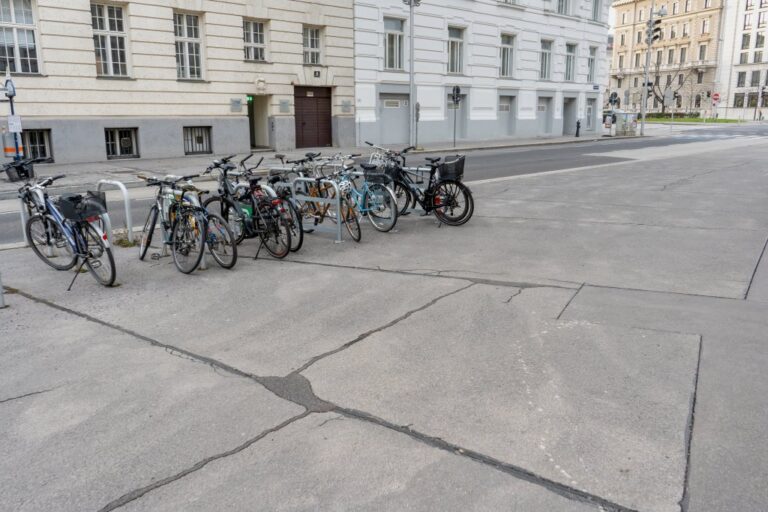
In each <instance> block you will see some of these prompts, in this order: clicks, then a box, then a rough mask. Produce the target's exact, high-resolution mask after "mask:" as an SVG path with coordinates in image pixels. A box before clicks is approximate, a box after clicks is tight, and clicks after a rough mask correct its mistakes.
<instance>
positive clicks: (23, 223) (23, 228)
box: [19, 198, 29, 245]
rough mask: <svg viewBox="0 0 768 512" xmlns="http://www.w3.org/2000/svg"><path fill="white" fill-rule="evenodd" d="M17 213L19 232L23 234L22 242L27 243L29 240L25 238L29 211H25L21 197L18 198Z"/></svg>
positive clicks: (25, 205)
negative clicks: (19, 222) (19, 225)
mask: <svg viewBox="0 0 768 512" xmlns="http://www.w3.org/2000/svg"><path fill="white" fill-rule="evenodd" d="M19 215H21V234H22V235H24V244H25V245H29V240H27V221H28V220H29V212H27V204H26V203H25V202H24V200H23V199H21V198H19Z"/></svg>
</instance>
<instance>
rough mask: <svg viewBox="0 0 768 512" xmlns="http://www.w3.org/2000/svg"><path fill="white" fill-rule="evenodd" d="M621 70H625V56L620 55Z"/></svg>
mask: <svg viewBox="0 0 768 512" xmlns="http://www.w3.org/2000/svg"><path fill="white" fill-rule="evenodd" d="M619 69H624V56H623V55H619Z"/></svg>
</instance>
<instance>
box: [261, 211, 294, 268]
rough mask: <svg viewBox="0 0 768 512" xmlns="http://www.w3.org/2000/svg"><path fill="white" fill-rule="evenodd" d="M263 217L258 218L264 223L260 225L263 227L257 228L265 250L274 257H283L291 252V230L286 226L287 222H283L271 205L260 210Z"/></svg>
mask: <svg viewBox="0 0 768 512" xmlns="http://www.w3.org/2000/svg"><path fill="white" fill-rule="evenodd" d="M261 215H262V216H268V218H266V219H264V218H263V217H262V218H261V219H260V220H259V222H260V223H261V222H262V221H263V222H265V223H266V225H265V226H262V227H263V229H260V230H259V237H260V238H261V242H262V243H263V244H264V247H265V248H266V249H267V252H268V253H269V254H271V255H272V256H273V257H274V258H277V259H283V258H285V257H286V256H288V253H289V252H291V231H290V228H289V227H288V223H287V222H285V219H283V217H282V215H280V212H279V211H278V210H277V209H276V208H275V207H273V206H270V207H269V208H264V209H263V210H262V212H261Z"/></svg>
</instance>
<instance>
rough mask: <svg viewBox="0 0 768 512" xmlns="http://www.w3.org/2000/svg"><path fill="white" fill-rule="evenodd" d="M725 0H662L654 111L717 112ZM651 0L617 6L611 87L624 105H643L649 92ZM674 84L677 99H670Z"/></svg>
mask: <svg viewBox="0 0 768 512" xmlns="http://www.w3.org/2000/svg"><path fill="white" fill-rule="evenodd" d="M722 2H723V0H668V1H665V0H656V2H655V9H656V10H657V11H658V10H659V9H660V8H661V7H665V8H666V11H667V15H666V16H664V17H662V18H660V19H661V25H660V26H661V38H660V40H658V41H655V42H654V43H653V45H652V47H651V66H650V71H649V81H650V82H653V94H652V95H651V96H650V97H649V99H648V103H647V105H646V106H647V108H648V111H649V112H660V111H662V110H663V111H666V112H669V111H670V110H671V111H674V112H678V113H683V112H699V113H701V114H706V113H708V112H709V113H711V111H712V102H711V95H712V93H713V92H715V90H716V78H717V69H718V55H719V52H720V47H719V45H720V33H721V29H722V28H721V20H722V11H723V4H722ZM651 5H652V2H651V0H617V1H615V2H613V4H612V6H613V9H614V19H615V28H614V41H613V55H612V57H611V71H610V90H611V92H616V93H618V97H619V100H620V106H621V107H622V108H625V109H627V110H633V111H639V110H640V105H641V101H642V98H643V92H644V90H645V88H644V87H643V81H644V76H643V73H644V67H645V61H646V50H647V48H648V46H647V44H646V29H647V22H648V18H649V16H650V12H651ZM668 89H670V90H671V91H672V93H673V94H674V95H675V98H674V100H673V101H672V103H671V104H669V103H665V102H664V93H665V91H666V90H668Z"/></svg>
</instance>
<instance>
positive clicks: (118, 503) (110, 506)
mask: <svg viewBox="0 0 768 512" xmlns="http://www.w3.org/2000/svg"><path fill="white" fill-rule="evenodd" d="M310 414H312V411H309V410H307V411H304V412H303V413H301V414H299V415H297V416H293V417H292V418H289V419H287V420H285V421H284V422H282V423H280V424H279V425H277V426H275V427H272V428H270V429H267V430H265V431H263V432H261V433H260V434H259V435H257V436H256V437H252V438H251V439H249V440H247V441H246V442H244V443H243V444H241V445H240V446H237V447H235V448H233V449H231V450H228V451H226V452H222V453H217V454H216V455H211V456H210V457H206V458H205V459H203V460H201V461H199V462H197V463H196V464H194V465H193V466H191V467H189V468H187V469H184V470H183V471H179V472H178V473H176V474H175V475H171V476H168V477H165V478H163V479H161V480H158V481H156V482H153V483H151V484H149V485H146V486H144V487H140V488H138V489H135V490H133V491H131V492H129V493H126V494H123V495H122V496H120V497H119V498H117V499H116V500H113V501H111V502H109V503H107V504H106V505H104V506H103V507H102V508H100V509H99V512H110V511H112V510H115V509H117V508H120V507H122V506H125V505H127V504H128V503H130V502H132V501H135V500H137V499H139V498H141V497H142V496H144V495H145V494H147V493H149V492H152V491H154V490H155V489H158V488H160V487H164V486H166V485H168V484H172V483H173V482H175V481H177V480H181V479H182V478H184V477H185V476H187V475H189V474H191V473H194V472H195V471H198V470H200V469H202V468H203V467H205V466H206V465H208V464H209V463H211V462H213V461H216V460H219V459H223V458H226V457H229V456H231V455H235V454H237V453H240V452H241V451H243V450H245V449H246V448H248V447H250V446H251V445H253V444H254V443H256V442H258V441H260V440H261V439H264V438H265V437H267V436H268V435H270V434H274V433H275V432H278V431H279V430H281V429H283V428H285V427H287V426H288V425H290V424H292V423H295V422H296V421H299V420H301V419H303V418H306V417H307V416H309V415H310Z"/></svg>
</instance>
